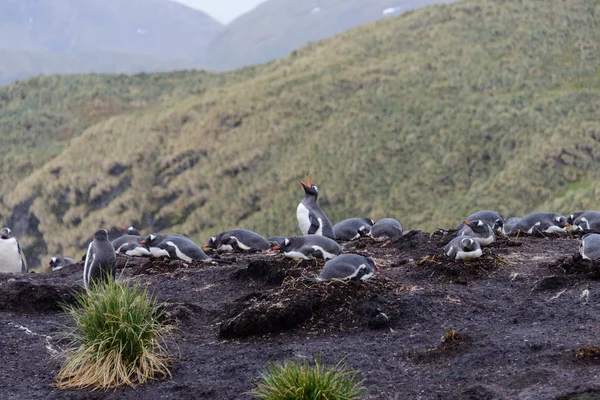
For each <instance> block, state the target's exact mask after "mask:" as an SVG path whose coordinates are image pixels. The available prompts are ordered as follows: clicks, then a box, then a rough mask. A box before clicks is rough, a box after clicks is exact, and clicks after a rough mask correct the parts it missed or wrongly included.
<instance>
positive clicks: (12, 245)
mask: <svg viewBox="0 0 600 400" xmlns="http://www.w3.org/2000/svg"><path fill="white" fill-rule="evenodd" d="M27 271H28V268H27V260H26V259H25V254H23V250H21V246H19V241H18V240H17V238H16V237H14V236H13V235H12V231H11V230H10V229H9V228H2V230H0V272H12V273H20V272H23V273H25V272H27Z"/></svg>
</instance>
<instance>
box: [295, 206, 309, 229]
mask: <svg viewBox="0 0 600 400" xmlns="http://www.w3.org/2000/svg"><path fill="white" fill-rule="evenodd" d="M296 218H298V226H300V231H301V232H302V234H303V235H304V236H306V235H308V230H309V229H310V212H309V211H308V208H306V206H305V205H304V204H302V203H300V204H298V208H297V209H296Z"/></svg>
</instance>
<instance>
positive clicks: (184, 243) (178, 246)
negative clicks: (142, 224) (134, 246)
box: [141, 234, 212, 262]
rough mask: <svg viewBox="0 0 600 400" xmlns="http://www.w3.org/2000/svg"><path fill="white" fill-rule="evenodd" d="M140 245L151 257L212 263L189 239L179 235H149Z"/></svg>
mask: <svg viewBox="0 0 600 400" xmlns="http://www.w3.org/2000/svg"><path fill="white" fill-rule="evenodd" d="M141 244H142V245H144V246H146V247H147V248H148V250H149V251H150V253H151V254H152V257H157V258H160V257H168V258H170V259H172V260H182V261H187V262H189V261H192V260H197V261H212V259H211V258H210V257H209V256H207V255H206V253H205V252H204V251H203V250H202V249H201V248H200V247H199V246H198V245H197V244H196V243H194V242H193V241H192V240H191V239H190V238H188V237H186V236H183V235H179V234H170V235H156V234H150V235H148V237H146V239H144V240H142V242H141Z"/></svg>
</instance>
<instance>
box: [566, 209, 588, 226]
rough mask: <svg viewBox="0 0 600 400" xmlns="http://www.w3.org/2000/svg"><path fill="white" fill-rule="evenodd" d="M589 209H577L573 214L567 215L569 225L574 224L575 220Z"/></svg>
mask: <svg viewBox="0 0 600 400" xmlns="http://www.w3.org/2000/svg"><path fill="white" fill-rule="evenodd" d="M586 212H587V211H577V212H574V213H573V214H571V215H569V216H568V217H567V223H568V224H569V225H573V222H575V220H576V219H577V218H579V217H581V216H582V215H583V214H585V213H586Z"/></svg>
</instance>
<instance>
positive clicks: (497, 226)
mask: <svg viewBox="0 0 600 400" xmlns="http://www.w3.org/2000/svg"><path fill="white" fill-rule="evenodd" d="M465 221H471V222H476V221H483V222H484V223H486V224H487V225H489V226H490V228H492V230H493V231H494V232H496V233H501V234H504V217H503V216H502V215H501V214H500V213H499V212H497V211H492V210H479V211H476V212H474V213H473V214H471V215H469V216H468V217H467V218H465ZM463 224H464V222H463V223H462V224H460V225H458V226H457V227H456V229H457V230H460V229H462V227H463Z"/></svg>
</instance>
